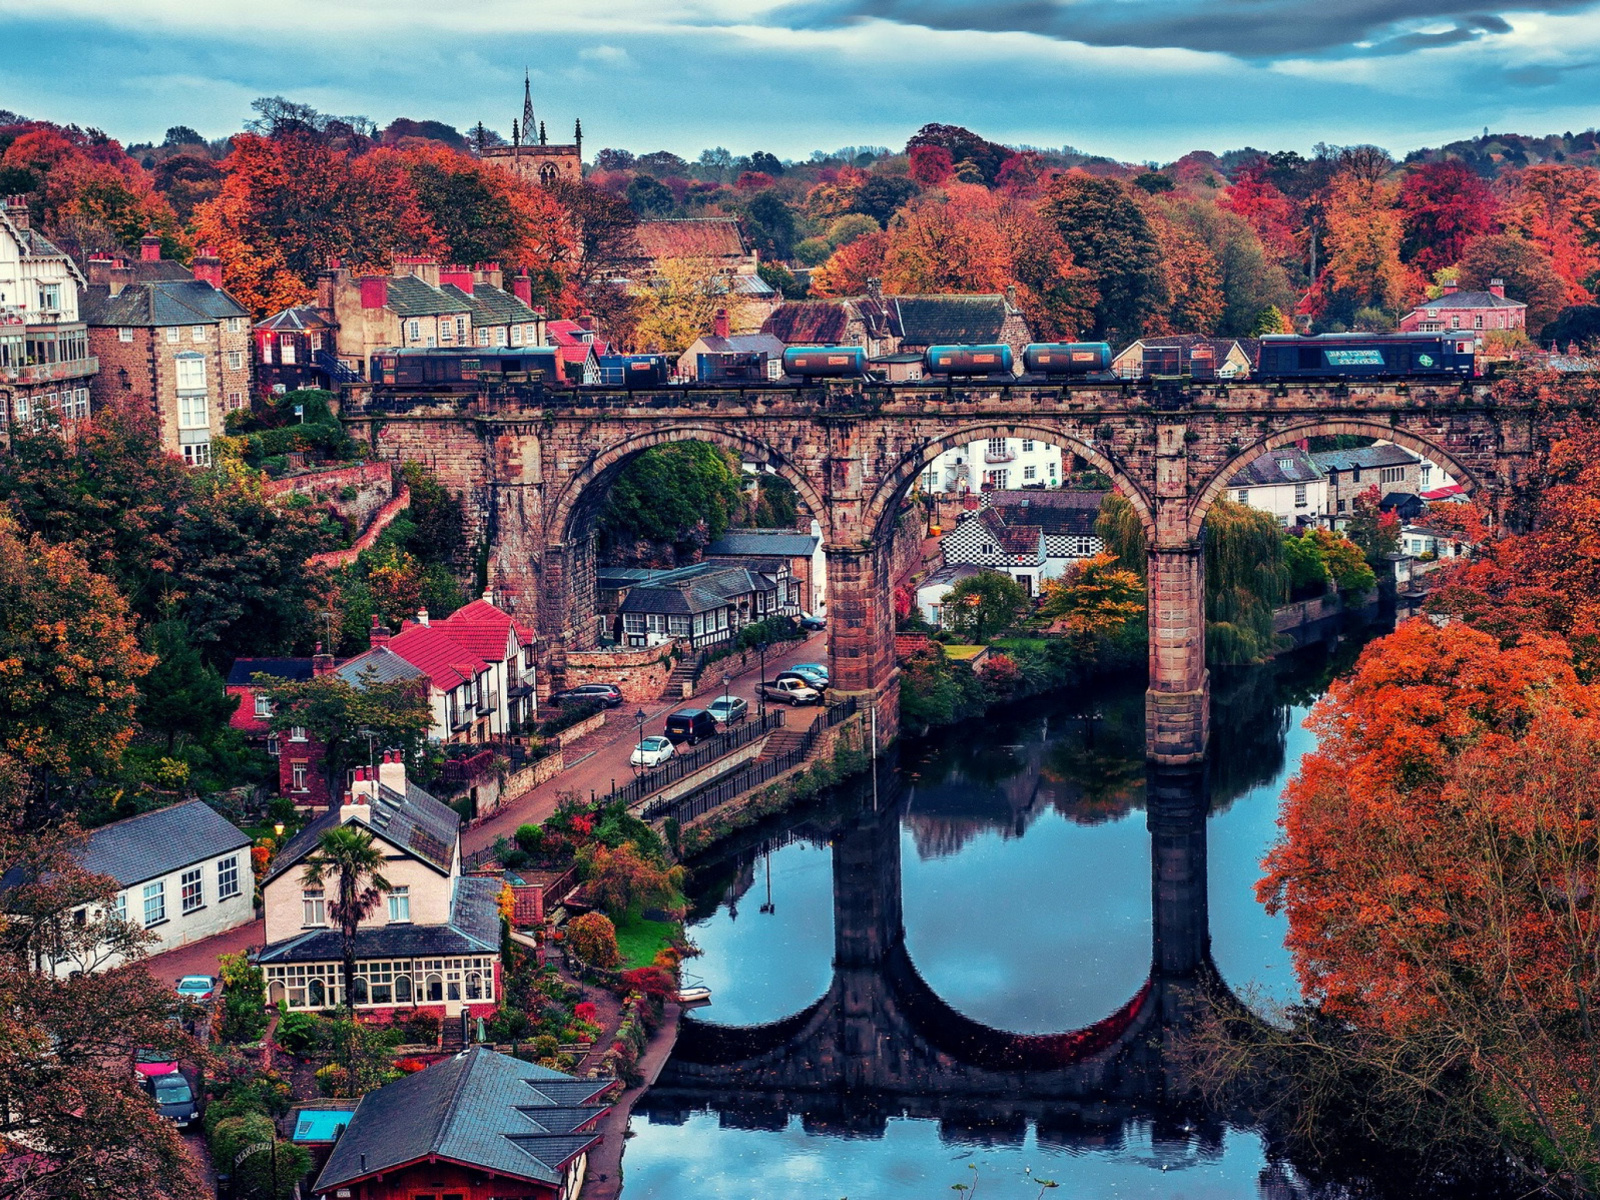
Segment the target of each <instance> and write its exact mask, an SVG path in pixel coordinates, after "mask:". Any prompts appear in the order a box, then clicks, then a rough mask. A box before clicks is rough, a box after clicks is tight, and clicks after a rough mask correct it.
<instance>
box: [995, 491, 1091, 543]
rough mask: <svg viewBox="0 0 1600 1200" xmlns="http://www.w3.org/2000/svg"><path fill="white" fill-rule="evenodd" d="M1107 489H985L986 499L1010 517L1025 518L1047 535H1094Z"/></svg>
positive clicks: (1020, 519)
mask: <svg viewBox="0 0 1600 1200" xmlns="http://www.w3.org/2000/svg"><path fill="white" fill-rule="evenodd" d="M1105 498H1106V493H1105V492H1085V491H1077V490H1071V489H1066V488H1062V489H1059V490H1058V489H1050V490H1042V489H1041V490H1034V489H1029V490H1026V491H1018V490H1014V489H1013V490H1009V491H990V492H985V493H983V497H982V502H983V503H986V504H988V505H989V506H990V507H992V508H994V509H996V510H997V511H999V512H1000V513H1002V514H1004V516H1005V518H1006V520H1007V521H1023V520H1026V521H1027V522H1028V523H1029V524H1033V525H1037V526H1039V527H1040V528H1041V529H1042V530H1044V534H1045V536H1046V537H1059V536H1061V535H1063V534H1076V535H1083V536H1091V535H1093V533H1094V525H1095V522H1096V521H1097V520H1099V519H1100V505H1101V503H1102V502H1103V501H1104V500H1105Z"/></svg>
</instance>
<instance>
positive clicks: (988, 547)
mask: <svg viewBox="0 0 1600 1200" xmlns="http://www.w3.org/2000/svg"><path fill="white" fill-rule="evenodd" d="M981 553H983V554H993V553H994V543H993V542H985V543H984V544H983V548H982V550H981Z"/></svg>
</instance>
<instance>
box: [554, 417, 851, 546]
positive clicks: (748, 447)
mask: <svg viewBox="0 0 1600 1200" xmlns="http://www.w3.org/2000/svg"><path fill="white" fill-rule="evenodd" d="M671 442H709V443H710V444H711V445H713V446H720V447H721V448H722V449H724V450H729V451H732V452H733V453H734V454H737V455H739V456H740V457H741V458H749V459H754V460H756V461H758V462H765V463H766V464H767V465H768V466H770V467H772V468H773V470H774V471H776V473H777V474H778V476H779V477H780V478H782V479H783V480H784V481H785V482H787V483H789V484H790V485H792V486H793V487H794V489H795V491H797V492H798V493H799V494H800V498H801V499H802V500H803V501H804V502H805V504H806V507H807V508H809V509H810V510H811V514H812V516H814V517H816V518H817V519H818V520H819V521H822V522H824V524H826V522H827V520H828V506H827V504H826V503H825V502H824V501H823V499H822V496H821V494H820V493H819V492H818V491H817V489H816V487H815V486H814V485H813V484H812V482H811V481H810V480H809V479H807V478H806V477H805V475H803V474H801V473H800V472H799V471H797V470H796V469H795V468H794V466H793V465H792V464H790V463H789V461H788V460H787V459H785V458H784V457H783V456H782V455H781V454H779V453H778V452H777V451H776V450H775V449H773V448H772V447H771V446H769V445H767V444H766V443H765V442H761V441H757V440H756V439H755V438H750V437H744V436H743V435H740V434H736V433H729V432H728V431H727V430H725V429H718V428H716V427H715V426H709V425H674V426H672V427H671V428H668V429H659V430H653V431H652V432H650V433H644V434H640V435H638V436H637V437H633V438H629V439H628V440H627V441H624V442H621V443H620V444H618V445H615V446H610V447H607V448H606V449H604V450H602V451H600V452H599V453H598V454H596V455H595V457H594V459H593V460H592V461H591V462H590V463H589V464H588V465H587V466H586V467H584V468H583V469H582V470H581V471H579V472H578V473H577V474H575V475H574V476H573V477H572V479H571V480H570V481H569V482H568V483H567V486H566V488H565V490H564V491H563V492H562V494H561V496H560V498H559V499H557V501H556V504H555V508H554V509H553V511H552V513H551V516H550V521H549V524H548V525H547V526H546V531H547V534H548V537H549V539H550V540H551V541H554V542H571V541H573V540H575V536H574V535H577V534H586V533H587V527H588V526H589V525H590V523H591V522H592V521H593V519H594V517H595V515H596V514H597V513H598V512H599V511H600V505H601V504H602V503H604V502H605V497H606V492H607V491H609V490H610V488H611V485H612V483H614V482H615V481H616V478H617V476H618V475H619V474H621V472H622V469H623V468H624V467H625V466H627V465H628V462H629V461H630V460H631V459H633V458H635V457H636V456H638V455H640V454H643V453H644V452H645V451H646V450H650V449H653V448H655V447H656V446H664V445H667V444H669V443H671Z"/></svg>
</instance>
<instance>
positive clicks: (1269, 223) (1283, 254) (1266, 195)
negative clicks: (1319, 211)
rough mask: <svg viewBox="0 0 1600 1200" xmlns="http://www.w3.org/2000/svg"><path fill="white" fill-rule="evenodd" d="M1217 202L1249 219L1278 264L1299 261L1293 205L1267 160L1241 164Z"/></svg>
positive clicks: (1239, 215) (1248, 221)
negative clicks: (1271, 171)
mask: <svg viewBox="0 0 1600 1200" xmlns="http://www.w3.org/2000/svg"><path fill="white" fill-rule="evenodd" d="M1217 205H1218V207H1220V208H1223V209H1226V210H1227V211H1229V212H1231V213H1234V214H1235V215H1236V216H1238V217H1239V218H1241V219H1242V220H1244V221H1245V222H1247V223H1248V224H1249V225H1250V228H1251V229H1253V230H1255V233H1256V236H1257V237H1258V238H1260V239H1261V244H1262V246H1263V247H1264V248H1265V249H1266V252H1267V253H1268V254H1269V255H1271V256H1272V258H1273V259H1274V260H1276V261H1277V262H1278V263H1279V264H1282V265H1288V264H1291V263H1296V264H1297V263H1298V262H1299V259H1300V246H1299V243H1298V242H1297V241H1296V239H1295V232H1294V231H1295V227H1296V217H1295V211H1294V205H1293V202H1292V201H1291V200H1290V199H1289V197H1288V196H1286V195H1284V194H1283V192H1282V191H1280V190H1279V189H1278V186H1277V184H1275V183H1274V182H1273V181H1272V178H1271V173H1270V167H1269V165H1268V163H1267V162H1266V160H1264V159H1258V160H1256V161H1255V162H1252V163H1248V164H1246V165H1245V166H1243V167H1241V168H1239V170H1238V172H1237V173H1236V174H1235V175H1234V179H1233V182H1232V183H1231V184H1230V185H1229V186H1228V188H1227V190H1226V191H1224V192H1223V193H1222V195H1221V196H1219V197H1218V198H1217Z"/></svg>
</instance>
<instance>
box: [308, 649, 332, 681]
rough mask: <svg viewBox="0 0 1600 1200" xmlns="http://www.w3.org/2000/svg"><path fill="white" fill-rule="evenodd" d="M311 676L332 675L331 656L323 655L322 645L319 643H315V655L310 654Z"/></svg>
mask: <svg viewBox="0 0 1600 1200" xmlns="http://www.w3.org/2000/svg"><path fill="white" fill-rule="evenodd" d="M311 674H312V675H331V674H333V655H331V654H324V653H323V652H322V643H321V642H318V643H317V649H316V653H314V654H312V656H311Z"/></svg>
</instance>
